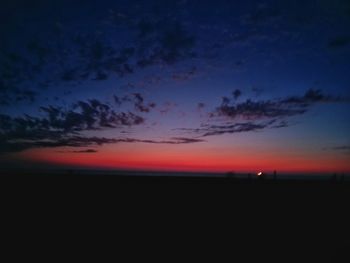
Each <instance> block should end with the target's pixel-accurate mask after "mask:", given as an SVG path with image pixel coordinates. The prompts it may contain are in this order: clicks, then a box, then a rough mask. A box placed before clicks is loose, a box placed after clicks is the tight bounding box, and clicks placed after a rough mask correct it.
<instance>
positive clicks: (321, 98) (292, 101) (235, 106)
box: [210, 89, 346, 120]
mask: <svg viewBox="0 0 350 263" xmlns="http://www.w3.org/2000/svg"><path fill="white" fill-rule="evenodd" d="M233 96H234V98H233V99H231V98H229V97H223V100H222V103H221V105H220V106H219V107H217V108H216V110H215V111H214V112H211V113H210V115H211V116H212V117H215V116H218V117H227V118H229V119H231V120H233V119H244V120H261V119H268V118H286V117H292V116H296V115H302V114H304V113H306V112H307V111H308V110H309V108H310V107H311V106H312V105H313V104H316V103H322V102H323V103H324V102H328V103H332V102H333V103H335V102H345V101H346V100H344V99H342V98H339V97H333V96H330V95H324V94H323V93H322V92H321V91H320V90H314V89H309V90H308V91H306V92H305V94H304V95H303V96H290V97H286V98H282V99H274V100H255V101H254V100H250V99H247V100H246V101H244V102H237V101H236V100H237V98H236V96H235V94H233Z"/></svg>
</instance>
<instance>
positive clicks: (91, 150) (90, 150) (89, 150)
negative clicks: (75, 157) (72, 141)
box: [57, 149, 98, 153]
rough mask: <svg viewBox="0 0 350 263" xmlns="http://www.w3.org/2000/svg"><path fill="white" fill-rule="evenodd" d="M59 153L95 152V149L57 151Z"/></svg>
mask: <svg viewBox="0 0 350 263" xmlns="http://www.w3.org/2000/svg"><path fill="white" fill-rule="evenodd" d="M57 152H59V153H97V152H98V151H97V150H94V149H87V150H79V151H57Z"/></svg>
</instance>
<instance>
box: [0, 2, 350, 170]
mask: <svg viewBox="0 0 350 263" xmlns="http://www.w3.org/2000/svg"><path fill="white" fill-rule="evenodd" d="M0 5H1V6H0V35H1V41H0V165H1V167H2V168H1V169H15V168H19V167H23V168H24V167H29V166H35V167H50V166H51V167H56V168H57V167H77V168H89V169H102V168H108V169H127V170H162V171H167V170H169V171H198V172H201V171H205V172H226V171H237V172H256V171H260V170H262V171H267V172H270V171H273V170H277V171H279V172H286V173H287V172H288V173H289V172H298V173H299V172H303V173H333V172H340V173H341V172H345V173H348V172H350V31H349V28H350V2H349V1H348V0H305V1H295V0H286V1H280V0H266V1H249V0H246V1H238V0H237V1H233V0H232V1H229V0H226V1H224V0H216V1H203V0H177V1H176V0H174V1H170V0H169V1H166V0H147V1H145V0H139V1H136V0H99V1H92V0H86V1H83V0H77V1H68V0H61V1H55V0H53V1H44V0H42V1H41V0H36V1H34V0H32V1H20V0H11V1H10V0H5V1H1V3H0Z"/></svg>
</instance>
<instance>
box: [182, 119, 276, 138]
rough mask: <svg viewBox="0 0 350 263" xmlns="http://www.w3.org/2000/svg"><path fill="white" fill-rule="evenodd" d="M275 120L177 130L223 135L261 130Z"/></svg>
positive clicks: (203, 134) (199, 134)
mask: <svg viewBox="0 0 350 263" xmlns="http://www.w3.org/2000/svg"><path fill="white" fill-rule="evenodd" d="M274 122H275V120H272V121H269V122H261V123H256V122H240V123H235V124H230V125H210V124H205V125H202V126H201V128H197V129H192V128H180V129H176V130H182V131H185V132H190V133H196V134H197V135H198V136H200V137H207V136H214V135H222V134H232V133H241V132H251V131H259V130H263V129H265V128H268V127H271V125H272V124H273V123H274Z"/></svg>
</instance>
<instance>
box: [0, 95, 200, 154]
mask: <svg viewBox="0 0 350 263" xmlns="http://www.w3.org/2000/svg"><path fill="white" fill-rule="evenodd" d="M114 100H115V102H120V103H121V102H129V103H130V102H131V103H132V104H133V105H134V106H135V108H136V110H137V111H139V112H142V113H147V112H149V111H150V109H151V108H154V107H155V103H145V100H144V98H143V96H142V95H141V94H140V93H134V94H132V96H124V97H122V98H119V97H117V96H114ZM40 111H41V114H40V116H30V115H28V114H24V115H22V116H19V117H12V116H10V115H6V114H0V152H1V153H6V152H19V151H23V150H26V149H31V148H42V147H45V148H53V147H63V146H65V147H90V146H100V145H103V144H116V143H153V144H186V143H195V142H202V141H203V140H201V139H194V138H186V137H174V138H170V139H169V140H148V139H136V138H105V137H98V136H93V137H91V136H90V137H87V136H84V135H83V133H84V132H86V131H96V130H104V129H120V130H122V129H123V128H125V127H131V126H137V125H141V124H144V122H145V119H144V118H143V117H142V116H140V115H137V114H135V113H133V112H130V111H128V112H122V111H116V110H115V109H114V108H113V107H112V106H110V105H109V104H107V103H103V102H101V101H99V100H97V99H90V100H85V101H83V100H79V101H77V102H75V103H73V104H72V105H71V106H68V107H65V108H63V107H59V106H54V105H49V106H45V107H40ZM121 134H122V133H120V135H121ZM79 152H80V151H79Z"/></svg>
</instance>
